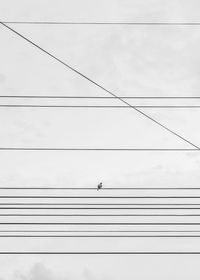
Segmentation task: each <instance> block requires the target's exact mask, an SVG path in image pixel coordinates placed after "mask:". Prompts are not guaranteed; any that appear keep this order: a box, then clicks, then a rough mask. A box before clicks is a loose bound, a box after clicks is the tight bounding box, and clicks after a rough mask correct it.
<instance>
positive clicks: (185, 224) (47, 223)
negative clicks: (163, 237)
mask: <svg viewBox="0 0 200 280" xmlns="http://www.w3.org/2000/svg"><path fill="white" fill-rule="evenodd" d="M0 225H43V226H45V225H72V226H73V225H77V226H84V225H89V226H103V225H105V226H113V225H117V226H124V225H125V226H141V225H144V226H159V225H161V226H165V225H166V226H168V225H171V226H173V225H175V226H181V225H184V226H190V225H193V226H195V225H198V226H199V225H200V223H194V222H191V223H184V222H181V223H171V222H166V223H163V222H160V223H154V222H152V223H144V222H133V223H132V222H124V223H122V222H112V223H110V222H109V223H105V222H0Z"/></svg>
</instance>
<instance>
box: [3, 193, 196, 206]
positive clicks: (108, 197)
mask: <svg viewBox="0 0 200 280" xmlns="http://www.w3.org/2000/svg"><path fill="white" fill-rule="evenodd" d="M1 198H41V199H43V198H52V199H55V198H59V199H60V198H69V199H81V198H83V199H102V198H103V199H129V198H136V199H142V198H144V199H148V198H155V199H165V198H166V199H168V198H181V199H184V198H186V199H187V198H200V196H47V195H45V196H37V195H31V196H24V195H17V196H16V195H0V199H1ZM93 204H95V203H93Z"/></svg>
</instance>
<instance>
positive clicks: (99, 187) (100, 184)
mask: <svg viewBox="0 0 200 280" xmlns="http://www.w3.org/2000/svg"><path fill="white" fill-rule="evenodd" d="M102 187H103V183H99V184H98V186H97V191H99V190H100V189H102Z"/></svg>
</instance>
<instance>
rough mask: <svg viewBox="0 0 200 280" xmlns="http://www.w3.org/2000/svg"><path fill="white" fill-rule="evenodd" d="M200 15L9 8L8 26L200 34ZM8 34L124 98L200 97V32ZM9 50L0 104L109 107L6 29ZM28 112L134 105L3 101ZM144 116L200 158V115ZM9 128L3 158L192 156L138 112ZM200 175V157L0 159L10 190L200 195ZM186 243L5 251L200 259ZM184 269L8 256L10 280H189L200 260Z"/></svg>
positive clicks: (75, 112)
mask: <svg viewBox="0 0 200 280" xmlns="http://www.w3.org/2000/svg"><path fill="white" fill-rule="evenodd" d="M199 9H200V3H199V1H197V0H190V1H188V0H168V1H167V0H121V1H120V0H101V1H97V0H84V1H81V0H73V1H72V0H58V1H53V0H48V1H47V0H46V1H45V0H28V1H27V0H26V1H25V0H18V1H14V0H0V21H4V22H6V21H69V22H70V21H75V22H76V21H80V22H91V21H96V22H98V21H102V22H104V21H106V22H131V21H135V22H143V21H145V22H162V21H163V22H199V21H200V18H199ZM8 26H10V27H11V28H13V29H15V30H16V31H17V32H19V33H20V34H22V35H23V36H26V37H27V38H28V39H30V40H32V41H33V42H34V43H36V44H38V45H39V46H40V47H42V48H44V49H45V50H47V51H48V52H50V53H51V54H53V55H55V56H56V57H58V58H59V59H61V60H63V61H64V62H65V63H67V64H68V65H70V66H71V67H74V68H75V69H76V70H78V71H80V72H81V73H82V74H84V75H86V76H87V77H89V78H90V79H92V80H94V81H95V82H96V83H98V84H100V85H101V86H103V87H104V88H106V89H107V90H109V91H111V92H113V93H114V94H116V95H117V96H122V97H123V96H138V97H142V96H146V97H148V96H156V97H158V96H159V97H164V96H200V95H199V88H200V82H199V71H200V70H199V69H200V68H199V64H200V54H199V44H200V33H199V28H200V27H199V26H127V25H126V26H121V25H109V26H107V25H103V26H102V25H26V24H25V25H24V24H23V25H22V24H8ZM0 42H1V45H0V49H1V52H0V62H1V67H0V95H11V96H15V95H38V96H42V95H49V96H54V95H57V96H91V97H92V96H94V97H98V96H102V97H108V96H109V94H108V93H106V92H105V91H103V90H102V89H100V88H98V87H97V86H95V85H94V84H92V83H90V82H89V81H88V80H86V79H84V78H83V77H81V76H80V75H77V74H76V73H74V72H73V71H71V70H70V69H69V68H66V67H64V65H61V64H60V63H58V62H57V61H55V60H54V59H52V58H50V57H49V56H47V55H46V54H44V53H43V52H41V50H39V49H37V48H35V47H34V46H32V45H31V44H29V43H28V42H26V41H25V40H23V39H22V38H20V37H19V36H17V35H16V34H14V33H12V32H11V31H10V30H8V29H6V28H5V27H4V26H2V25H1V26H0ZM22 101H23V104H36V105H37V104H47V105H52V104H56V105H74V104H76V105H77V104H78V105H88V104H90V105H123V104H122V103H121V101H120V100H108V101H107V100H96V99H95V100H82V99H81V100H64V99H59V100H39V101H38V100H31V101H30V100H27V99H25V98H24V99H23V100H18V99H12V100H10V99H8V98H1V100H0V104H20V102H22ZM129 102H130V103H131V105H132V106H139V105H140V106H142V105H200V104H199V102H198V100H196V99H192V100H185V99H184V100H182V99H178V100H169V99H164V100H163V99H162V100H159V99H156V100H154V99H153V100H151V99H145V100H143V99H140V98H138V99H132V100H129ZM141 110H142V111H143V112H144V113H145V114H148V115H149V116H150V117H152V118H154V119H155V120H157V121H159V122H160V123H162V124H163V125H165V126H167V127H168V128H169V129H171V130H173V131H175V132H176V133H178V134H180V135H181V136H182V137H184V138H186V139H187V140H188V141H190V142H192V143H194V144H195V145H197V146H198V145H199V146H200V133H199V123H198V119H199V118H200V110H199V109H198V108H197V109H183V108H182V109H177V108H176V109H172V108H171V109H169V108H168V109H166V108H143V109H141ZM0 127H1V129H0V147H27V148H28V147H35V148H42V147H49V148H51V147H55V148H144V149H145V148H172V149H173V148H178V149H187V148H193V146H191V145H190V144H188V143H186V142H185V141H183V140H181V139H180V138H178V137H176V136H175V135H173V134H171V133H170V132H169V131H166V130H165V129H163V128H162V127H160V126H159V125H157V124H156V123H154V122H152V121H151V120H149V119H147V118H146V117H145V116H143V115H141V114H140V113H138V112H136V111H135V110H133V109H131V108H121V109H120V108H117V109H116V108H112V109H110V108H106V109H100V108H98V109H97V108H89V109H83V108H82V109H80V108H76V109H75V108H72V109H70V108H59V109H58V108H5V107H1V108H0ZM199 169H200V156H199V154H198V153H196V152H189V151H187V152H106V151H105V152H102V151H101V152H99V151H98V152H85V151H78V152H75V151H70V152H69V151H64V152H63V151H59V152H58V151H50V152H49V151H43V152H41V151H36V152H35V151H34V152H33V151H25V152H22V151H14V152H13V151H12V152H11V151H0V185H1V186H5V187H16V186H23V187H31V186H39V187H45V186H50V187H54V186H56V187H66V186H69V185H70V186H73V187H86V186H88V187H96V185H97V184H98V183H99V182H101V181H102V182H103V184H104V186H105V187H136V186H137V187H168V186H172V187H173V186H179V187H188V186H190V187H191V186H193V187H198V186H199V180H200V172H199ZM1 193H2V191H1ZM72 193H73V192H72ZM126 195H131V193H130V192H126ZM77 201H78V200H77ZM1 219H2V218H1ZM175 241H176V240H175ZM175 241H174V240H173V241H171V240H170V241H167V240H165V242H161V241H159V242H157V241H152V243H149V239H148V240H145V241H144V240H138V241H133V242H132V243H131V245H130V244H129V242H128V241H127V240H126V241H119V242H118V241H112V242H110V241H108V240H102V241H99V240H94V241H91V240H86V242H85V240H79V241H77V240H72V241H71V240H70V241H64V242H65V243H64V244H63V241H58V240H54V241H52V240H50V239H48V240H45V241H44V240H34V241H29V240H26V241H25V242H24V243H23V242H18V243H17V242H16V239H13V240H9V241H8V240H7V241H6V242H4V240H3V241H2V240H0V246H1V248H3V249H6V248H12V249H13V248H16V249H18V248H31V249H32V248H44V249H45V248H61V249H62V248H66V249H69V248H70V249H72V250H73V248H83V249H84V248H91V249H93V248H105V249H106V248H111V249H113V248H119V249H121V248H122V249H123V248H129V246H130V248H133V249H138V250H141V249H143V248H146V246H147V247H148V246H150V247H148V248H151V249H152V248H153V249H160V248H164V249H166V248H186V249H191V248H198V247H199V245H200V244H199V243H198V244H197V243H196V240H195V242H194V241H190V240H189V241H187V242H186V241H185V240H184V241H180V242H175ZM98 242H99V243H98ZM175 244H176V245H175ZM174 246H175V247H174ZM181 258H183V259H181V260H180V259H179V260H178V263H177V262H176V261H177V259H176V257H167V256H165V257H162V260H160V257H159V256H157V257H156V256H154V257H152V258H150V257H148V256H143V258H142V257H134V256H131V257H129V256H127V257H120V256H114V257H113V256H112V257H106V258H105V257H102V256H97V257H96V256H95V257H81V256H76V257H74V256H73V257H69V256H65V257H64V256H62V257H58V256H51V257H41V256H35V257H33V256H29V257H26V256H25V257H19V256H9V257H5V256H3V257H0V279H2V280H4V279H5V280H6V279H9V280H12V279H13V280H17V279H20V280H21V279H24V280H26V279H27V280H35V279H39V280H40V279H41V280H51V279H52V280H54V279H56V280H62V279H69V280H70V279H74V280H75V279H77V280H78V279H89V280H90V279H92V280H93V279H94V280H95V279H98V280H103V279H105V280H107V279H108V280H112V279H115V280H117V279H122V278H123V279H126V280H129V279H136V280H137V279H138V280H140V279H141V280H143V279H154V280H156V279H160V278H162V279H169V278H170V279H177V278H178V279H179V278H180V277H181V278H182V279H188V277H191V271H194V268H195V267H196V265H197V258H198V257H192V256H190V257H181ZM107 259H108V260H107ZM174 261H175V262H176V264H177V266H175V265H174ZM182 262H183V263H184V262H185V269H184V271H183V269H182V267H183V265H182ZM158 263H159V266H158V265H157V264H158ZM116 264H117V265H116ZM77 267H78V269H77ZM144 267H145V269H143V268H144ZM169 267H170V268H171V269H169ZM198 274H199V273H198V272H197V271H195V273H194V275H192V279H199V275H198ZM188 275H189V276H188ZM195 277H196V278H195Z"/></svg>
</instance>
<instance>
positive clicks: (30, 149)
mask: <svg viewBox="0 0 200 280" xmlns="http://www.w3.org/2000/svg"><path fill="white" fill-rule="evenodd" d="M0 151H74V152H76V151H77V152H78V151H83V152H84V151H85V152H87V151H91V152H200V149H196V148H187V149H181V148H157V149H156V148H138V149H137V148H36V147H27V148H25V147H0Z"/></svg>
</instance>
